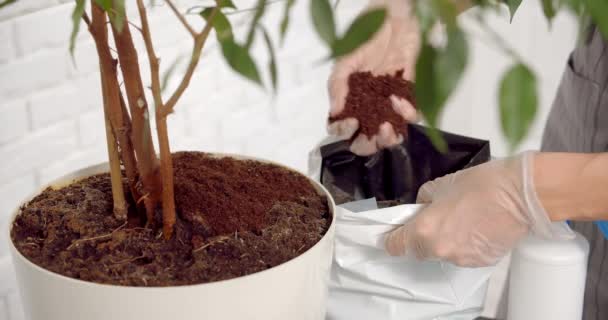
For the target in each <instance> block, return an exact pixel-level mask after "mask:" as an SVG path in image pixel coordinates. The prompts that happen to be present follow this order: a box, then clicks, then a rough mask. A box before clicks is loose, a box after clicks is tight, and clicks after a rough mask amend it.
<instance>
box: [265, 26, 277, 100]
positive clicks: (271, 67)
mask: <svg viewBox="0 0 608 320" xmlns="http://www.w3.org/2000/svg"><path fill="white" fill-rule="evenodd" d="M261 28H262V32H263V33H264V40H265V42H266V47H268V55H269V56H270V60H269V61H268V71H269V73H270V81H271V82H272V88H273V89H274V91H275V92H276V91H277V61H276V56H275V52H274V46H273V45H272V40H270V36H269V35H268V32H267V31H266V29H265V28H264V27H261Z"/></svg>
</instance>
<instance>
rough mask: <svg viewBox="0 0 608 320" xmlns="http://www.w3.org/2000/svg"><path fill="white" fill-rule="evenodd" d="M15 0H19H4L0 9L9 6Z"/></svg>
mask: <svg viewBox="0 0 608 320" xmlns="http://www.w3.org/2000/svg"><path fill="white" fill-rule="evenodd" d="M15 1H17V0H4V1H2V2H0V9H2V8H3V7H5V6H8V5H9V4H11V3H14V2H15Z"/></svg>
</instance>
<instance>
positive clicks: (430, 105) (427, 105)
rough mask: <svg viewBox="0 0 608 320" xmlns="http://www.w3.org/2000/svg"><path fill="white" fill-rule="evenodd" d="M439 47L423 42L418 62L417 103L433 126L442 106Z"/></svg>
mask: <svg viewBox="0 0 608 320" xmlns="http://www.w3.org/2000/svg"><path fill="white" fill-rule="evenodd" d="M438 55H439V53H438V52H437V49H435V48H434V47H432V46H431V45H429V44H428V43H423V44H422V48H421V49H420V54H419V56H418V61H417V63H416V83H415V91H414V92H415V93H416V104H417V105H418V109H419V110H420V111H421V112H422V114H423V116H424V118H425V119H426V121H427V122H428V124H429V125H430V126H431V127H435V126H436V125H437V118H438V116H439V111H440V108H441V103H440V102H439V88H438V85H437V74H436V72H435V65H436V63H437V56H438Z"/></svg>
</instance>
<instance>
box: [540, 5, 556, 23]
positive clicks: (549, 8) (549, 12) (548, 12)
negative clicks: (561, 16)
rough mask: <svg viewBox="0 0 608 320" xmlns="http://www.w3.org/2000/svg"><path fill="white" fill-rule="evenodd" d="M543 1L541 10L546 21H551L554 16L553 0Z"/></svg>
mask: <svg viewBox="0 0 608 320" xmlns="http://www.w3.org/2000/svg"><path fill="white" fill-rule="evenodd" d="M542 3H543V12H544V13H545V17H546V18H547V21H549V23H551V21H552V20H553V17H555V7H554V5H553V0H542Z"/></svg>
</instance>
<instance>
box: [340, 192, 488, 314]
mask: <svg viewBox="0 0 608 320" xmlns="http://www.w3.org/2000/svg"><path fill="white" fill-rule="evenodd" d="M420 208H421V206H420V205H401V206H397V207H391V208H386V209H377V207H376V203H375V200H373V199H372V200H363V201H357V202H353V203H348V204H344V205H342V206H340V207H338V208H337V212H336V219H337V221H336V222H337V225H336V243H335V253H334V263H333V266H332V273H331V280H330V297H329V306H328V319H331V320H358V319H361V320H363V319H386V320H391V319H399V320H409V319H411V320H413V319H416V320H418V319H474V318H475V317H477V316H478V315H479V314H480V313H481V311H482V308H483V303H484V298H485V293H486V288H487V284H488V279H489V277H490V275H491V273H492V269H493V268H473V269H471V268H460V267H456V266H454V265H452V264H449V263H445V262H439V261H418V260H417V259H416V258H414V257H411V256H405V257H391V256H389V255H388V254H387V253H386V252H385V251H384V237H385V235H386V233H387V232H389V231H391V230H393V229H395V228H396V227H398V226H400V225H402V224H403V223H404V222H406V221H407V220H408V219H410V218H411V217H413V216H414V215H415V214H416V212H417V211H418V210H419V209H420ZM369 209H371V210H369ZM356 211H359V212H356Z"/></svg>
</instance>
